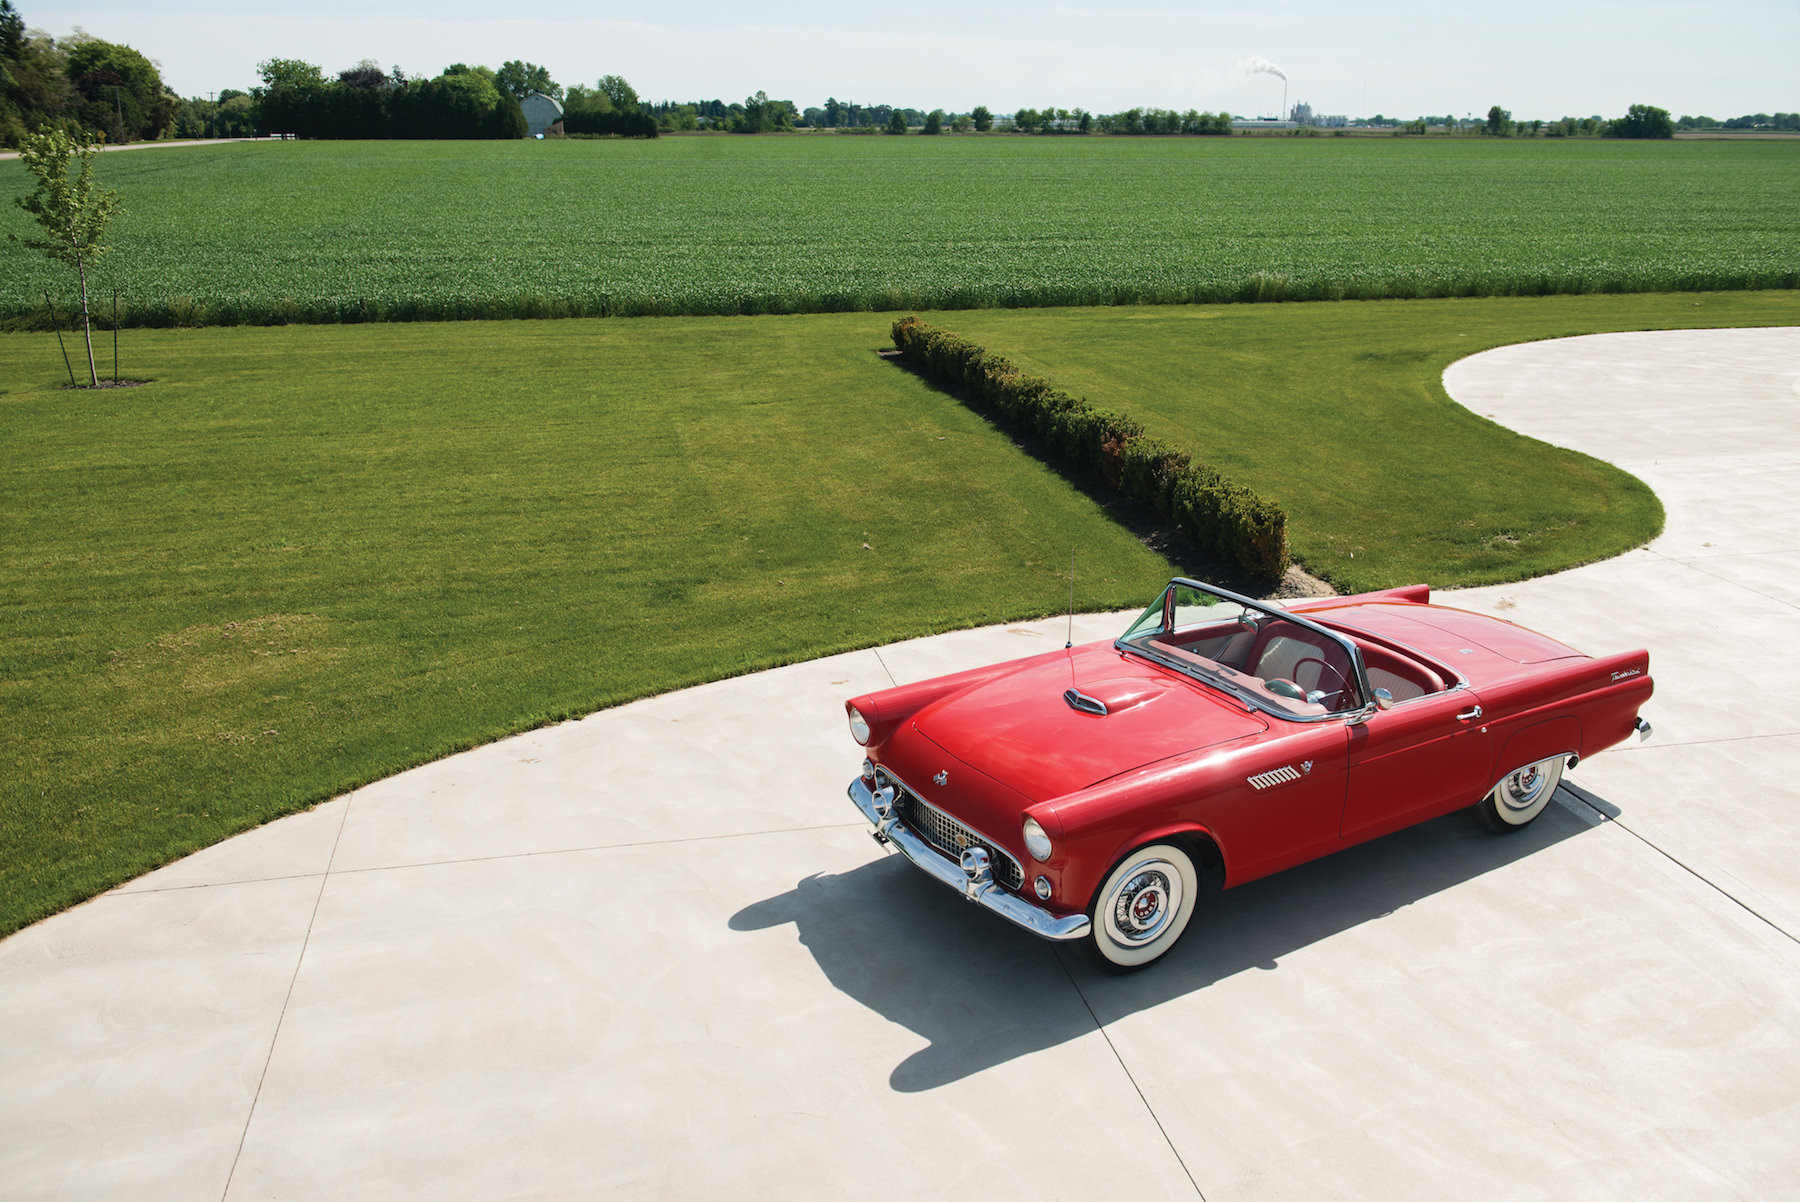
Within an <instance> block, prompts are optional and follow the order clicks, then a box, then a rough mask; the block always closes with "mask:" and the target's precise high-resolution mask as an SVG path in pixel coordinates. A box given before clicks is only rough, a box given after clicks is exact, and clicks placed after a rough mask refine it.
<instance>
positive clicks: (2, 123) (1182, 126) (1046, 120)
mask: <svg viewBox="0 0 1800 1202" xmlns="http://www.w3.org/2000/svg"><path fill="white" fill-rule="evenodd" d="M257 70H258V74H259V76H260V78H261V80H262V82H261V84H260V85H259V86H257V87H255V88H252V89H251V90H250V91H249V92H242V91H238V90H235V89H230V88H227V89H225V90H224V91H222V92H219V93H218V94H217V95H216V96H212V95H208V96H206V97H204V98H202V97H192V98H189V99H186V100H183V99H181V98H180V97H177V96H175V95H174V94H173V93H171V92H170V91H169V90H168V89H167V88H166V87H165V86H164V84H163V81H162V77H161V75H160V74H159V73H158V71H157V69H156V66H155V64H153V63H152V62H150V60H149V59H147V58H145V57H144V56H143V55H142V54H140V53H138V52H137V51H136V50H134V49H132V48H131V47H129V46H123V45H118V44H115V43H112V42H106V41H102V40H100V39H98V38H95V37H92V36H91V35H88V34H86V33H82V32H80V31H77V32H76V33H74V34H72V35H70V36H69V37H67V38H51V37H50V36H48V35H46V34H43V33H41V32H39V31H37V30H30V31H28V30H27V29H26V27H25V23H24V20H23V18H22V17H21V16H20V14H19V13H18V11H17V9H16V8H15V7H14V5H13V0H0V145H5V146H9V147H16V146H18V145H20V144H21V142H22V140H23V138H24V136H25V135H26V133H27V132H29V131H32V130H36V129H42V128H48V129H58V130H62V131H64V132H66V133H69V134H71V135H73V136H80V137H96V138H100V139H103V140H105V141H109V142H130V141H140V140H150V139H156V138H162V137H168V136H170V135H174V136H176V137H183V138H202V137H248V136H252V135H256V134H276V133H286V134H294V135H297V136H300V137H307V138H519V137H524V136H525V134H526V130H527V126H526V122H525V118H524V114H523V112H522V111H521V109H520V108H519V101H521V100H523V99H524V98H525V97H526V96H528V95H530V94H531V93H532V92H534V91H535V92H542V93H543V94H544V95H546V96H550V97H553V98H555V99H556V100H557V101H558V102H559V103H561V105H562V106H563V116H562V120H561V121H560V123H559V125H558V126H557V127H553V131H554V132H558V133H563V134H567V135H571V136H615V137H630V138H654V137H656V136H657V135H658V134H659V133H675V132H687V131H701V130H706V131H717V132H725V133H738V134H760V133H780V132H783V131H788V130H795V129H821V130H823V129H829V130H836V131H838V132H841V133H884V134H908V133H915V132H916V133H919V134H925V135H933V134H943V133H988V132H990V131H992V132H1005V133H1017V134H1032V135H1068V134H1110V135H1134V134H1164V135H1168V134H1177V135H1179V134H1189V135H1193V134H1198V135H1226V134H1230V133H1231V132H1232V118H1231V116H1230V114H1228V113H1225V112H1218V113H1211V112H1200V111H1197V110H1194V109H1188V110H1186V111H1185V112H1177V111H1175V110H1173V109H1159V108H1131V109H1126V110H1124V111H1122V112H1118V113H1090V112H1088V111H1087V110H1085V109H1081V108H1073V109H1065V108H1058V107H1055V106H1050V107H1047V108H1042V109H1034V108H1022V109H1019V110H1018V111H1016V112H1014V113H1012V114H1010V115H997V114H995V113H994V112H993V111H991V110H990V109H989V108H988V107H987V106H985V105H977V106H976V107H974V108H973V109H970V110H969V111H968V112H956V113H952V112H946V111H945V110H943V109H931V110H923V109H915V108H908V107H904V106H896V105H888V104H868V105H865V104H860V103H857V102H855V101H845V100H839V99H837V98H836V97H835V96H834V97H830V98H828V99H827V100H826V101H825V103H824V104H823V105H818V106H811V107H807V108H805V109H801V108H800V107H799V106H797V105H796V104H795V103H794V102H793V101H791V100H782V99H774V98H771V97H770V96H769V95H768V94H767V93H766V92H761V91H759V92H757V93H756V94H755V95H753V96H747V97H745V98H744V100H743V101H742V102H737V101H732V102H726V101H722V100H717V99H714V100H691V101H684V102H676V101H668V100H664V101H658V102H654V103H652V102H647V101H644V100H642V99H641V98H640V97H639V96H638V94H637V92H636V91H635V90H634V89H633V88H632V87H631V85H630V84H629V83H627V82H626V81H625V80H624V79H623V77H621V76H617V75H607V76H603V77H602V78H601V79H600V80H599V81H598V83H597V84H596V85H595V86H594V87H592V88H589V87H586V86H585V85H581V84H577V85H574V86H572V87H569V88H567V89H566V90H565V89H564V87H563V86H562V85H561V84H559V83H557V81H556V80H554V79H553V78H551V76H550V72H549V71H548V70H547V69H546V68H544V67H542V66H539V65H537V64H535V63H529V62H523V61H517V60H515V61H509V62H506V63H503V64H502V65H501V66H500V68H499V69H498V70H492V69H490V68H487V67H484V66H469V65H467V64H464V63H455V64H452V65H451V66H449V67H446V68H444V70H443V71H442V72H440V73H439V74H438V75H436V76H432V77H410V76H408V75H407V73H406V72H405V71H403V70H401V69H400V68H399V67H392V68H389V69H386V70H384V69H383V68H382V67H381V66H380V65H379V64H377V63H374V62H372V61H370V60H368V59H364V60H363V61H361V62H359V63H357V64H356V65H355V66H353V67H350V68H349V69H347V70H344V71H340V72H338V73H337V75H335V76H330V75H327V74H326V72H325V71H324V70H323V69H322V68H321V67H319V66H318V65H316V64H313V63H306V62H302V61H300V60H298V59H282V58H272V59H269V60H267V61H265V62H263V63H260V64H258V67H257ZM1440 123H1441V124H1442V125H1443V126H1444V127H1445V128H1447V129H1453V130H1455V129H1470V128H1473V129H1474V130H1475V131H1476V132H1479V133H1483V134H1487V135H1490V136H1496V137H1519V136H1542V137H1577V136H1594V135H1605V136H1609V137H1627V138H1666V137H1672V136H1673V133H1674V131H1675V130H1676V129H1683V130H1691V129H1714V128H1718V129H1727V130H1765V129H1766V130H1774V131H1800V114H1796V113H1776V114H1774V115H1773V116H1770V115H1769V114H1766V113H1756V114H1750V115H1746V116H1742V117H1735V118H1731V119H1729V120H1726V121H1722V122H1720V121H1715V120H1714V119H1713V118H1711V117H1688V116H1684V117H1682V118H1680V119H1679V121H1674V120H1671V118H1670V116H1669V114H1668V112H1667V111H1666V110H1664V109H1659V108H1655V107H1654V106H1650V105H1632V106H1631V108H1630V110H1629V111H1628V112H1627V113H1626V114H1625V115H1624V116H1622V117H1619V118H1615V119H1613V120H1611V121H1608V120H1605V119H1603V118H1600V117H1598V116H1593V117H1582V118H1575V117H1564V118H1562V119H1561V120H1560V121H1529V122H1527V121H1514V120H1513V117H1512V114H1511V113H1510V112H1508V111H1507V110H1505V109H1503V108H1501V107H1500V106H1499V105H1495V106H1493V107H1492V108H1490V109H1489V110H1488V114H1487V120H1486V122H1485V123H1483V122H1480V121H1477V122H1474V123H1465V122H1462V121H1459V120H1458V119H1457V118H1456V117H1455V116H1454V115H1452V116H1446V117H1441V118H1440V117H1427V116H1421V117H1418V118H1415V119H1414V120H1412V121H1404V122H1402V121H1400V120H1398V119H1394V118H1387V117H1382V116H1379V115H1378V116H1376V117H1373V118H1370V119H1368V120H1367V121H1365V122H1363V124H1364V125H1373V126H1391V127H1392V128H1393V130H1394V132H1395V133H1414V134H1423V133H1425V132H1426V131H1427V130H1428V129H1430V128H1432V127H1434V126H1437V125H1439V124H1440ZM1302 132H1305V131H1302Z"/></svg>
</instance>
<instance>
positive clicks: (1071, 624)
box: [1063, 547, 1075, 651]
mask: <svg viewBox="0 0 1800 1202" xmlns="http://www.w3.org/2000/svg"><path fill="white" fill-rule="evenodd" d="M1074 645H1075V548H1074V547H1070V548H1069V641H1068V642H1066V643H1064V644H1063V650H1064V651H1067V650H1068V649H1069V648H1071V647H1073V646H1074Z"/></svg>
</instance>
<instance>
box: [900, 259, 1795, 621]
mask: <svg viewBox="0 0 1800 1202" xmlns="http://www.w3.org/2000/svg"><path fill="white" fill-rule="evenodd" d="M925 316H927V317H928V319H929V320H931V321H933V322H934V323H937V324H941V325H944V326H947V327H949V328H951V329H953V330H955V331H956V332H957V333H959V334H962V335H964V336H965V337H967V338H970V339H972V340H973V341H975V342H977V343H980V344H981V345H983V346H985V347H987V348H988V349H989V350H990V351H994V352H996V353H999V354H1003V355H1005V356H1007V357H1008V358H1011V359H1013V360H1014V361H1015V362H1017V363H1019V364H1020V365H1021V366H1022V367H1024V368H1025V369H1026V370H1028V371H1031V372H1033V373H1036V374H1042V375H1047V376H1049V377H1051V378H1052V379H1053V380H1055V382H1056V383H1058V384H1060V385H1061V386H1062V387H1064V388H1066V389H1067V390H1069V391H1070V392H1073V393H1076V394H1078V395H1085V396H1087V397H1088V399H1090V400H1092V401H1094V402H1095V403H1096V404H1099V405H1101V406H1103V407H1107V408H1116V409H1122V410H1124V411H1126V412H1128V413H1130V414H1132V415H1133V416H1135V417H1137V418H1138V419H1139V420H1141V421H1143V422H1144V423H1145V425H1146V426H1147V427H1148V431H1149V433H1150V434H1151V435H1153V436H1155V437H1157V438H1162V439H1165V440H1167V441H1169V442H1172V443H1175V444H1177V445H1179V446H1182V447H1184V448H1186V449H1188V450H1189V451H1191V452H1192V453H1193V454H1194V456H1195V458H1196V459H1199V460H1202V461H1204V462H1207V463H1210V464H1212V465H1213V466H1214V467H1217V468H1218V469H1220V470H1221V471H1223V472H1224V473H1225V474H1226V475H1227V476H1229V477H1230V478H1231V479H1233V480H1236V481H1239V482H1241V483H1243V484H1247V485H1249V486H1250V487H1251V488H1253V489H1255V490H1256V491H1257V492H1258V493H1260V494H1262V495H1263V496H1265V497H1268V498H1269V499H1270V500H1273V501H1276V502H1278V503H1279V504H1280V505H1281V506H1282V507H1283V508H1285V509H1286V510H1287V513H1288V540H1289V545H1290V547H1291V548H1292V550H1293V553H1294V556H1295V558H1296V559H1298V560H1299V561H1300V562H1302V563H1303V564H1304V565H1305V566H1306V568H1307V569H1308V570H1310V571H1312V572H1313V573H1315V574H1317V575H1320V576H1323V577H1325V578H1326V579H1327V580H1330V581H1331V582H1332V583H1333V584H1335V585H1336V586H1337V587H1338V588H1339V589H1340V590H1341V591H1345V592H1356V591H1361V590H1365V589H1372V588H1387V587H1390V586H1392V585H1397V584H1411V583H1414V582H1417V581H1424V582H1427V583H1430V584H1433V585H1437V586H1449V585H1474V584H1490V583H1495V582H1498V581H1503V580H1520V579H1524V578H1526V577H1529V576H1537V575H1542V574H1544V573H1546V572H1553V571H1558V570H1561V569H1563V568H1567V567H1570V566H1573V565H1575V564H1579V563H1587V562H1590V561H1593V560H1596V559H1604V558H1608V557H1610V556H1613V555H1617V554H1619V553H1621V552H1623V551H1626V550H1629V549H1630V548H1632V547H1634V546H1638V545H1639V544H1641V543H1643V542H1646V541H1648V540H1649V539H1650V538H1651V537H1653V536H1654V535H1655V534H1656V533H1657V532H1658V531H1659V530H1660V529H1661V527H1662V507H1661V505H1660V504H1659V503H1658V502H1657V500H1656V498H1655V497H1654V496H1653V495H1652V494H1651V493H1650V491H1649V489H1647V488H1645V487H1644V486H1643V485H1642V484H1641V483H1640V482H1639V481H1637V480H1636V479H1634V478H1633V477H1631V476H1628V475H1626V474H1625V473H1624V472H1621V471H1619V470H1618V469H1616V468H1614V467H1612V466H1610V465H1608V464H1605V463H1601V462H1599V461H1597V460H1594V459H1590V458H1588V457H1587V456H1585V455H1578V454H1575V453H1574V452H1571V451H1565V450H1560V449H1557V448H1552V447H1547V446H1545V445H1544V444H1542V443H1539V442H1535V441H1533V440H1531V439H1528V438H1522V437H1520V436H1518V435H1515V434H1513V433H1511V432H1510V431H1508V430H1505V429H1503V428H1501V427H1499V426H1497V425H1495V424H1494V423H1493V422H1490V421H1488V420H1486V419H1485V418H1484V417H1482V416H1481V415H1480V414H1474V413H1470V412H1468V411H1467V410H1465V409H1463V408H1462V407H1461V406H1460V405H1456V404H1453V403H1452V402H1450V401H1449V399H1448V398H1447V397H1446V395H1445V393H1444V390H1443V385H1442V383H1441V379H1442V375H1443V370H1444V368H1445V367H1447V366H1448V365H1449V364H1450V363H1452V362H1453V361H1455V360H1457V359H1460V358H1462V357H1464V356H1466V355H1469V354H1472V353H1474V352H1475V351H1478V350H1483V349H1486V348H1489V347H1494V346H1502V345H1506V344H1509V343H1515V342H1524V341H1529V340H1533V339H1539V338H1556V337H1561V336H1564V335H1569V334H1578V333H1599V332H1603V331H1608V330H1636V329H1681V328H1687V327H1703V326H1746V325H1752V326H1753V325H1800V293H1795V292H1762V293H1703V294H1692V295H1682V294H1670V295H1650V296H1634V297H1613V296H1583V297H1545V298H1537V299H1523V300H1522V299H1514V298H1507V299H1463V300H1445V301H1368V302H1360V303H1356V304H1337V305H1329V304H1327V305H1280V306H1267V305H1224V306H1214V307H1210V308H1190V307H1168V306H1163V307H1148V308H1113V309H1078V310H1033V311H1028V312H1012V313H1001V312H992V311H980V312H955V313H935V314H928V315H925Z"/></svg>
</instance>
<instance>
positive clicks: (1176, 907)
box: [1088, 843, 1200, 972]
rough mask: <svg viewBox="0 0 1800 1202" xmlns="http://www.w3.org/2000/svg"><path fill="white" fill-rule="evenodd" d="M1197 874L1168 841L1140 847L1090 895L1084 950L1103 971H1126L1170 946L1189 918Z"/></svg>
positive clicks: (1155, 957)
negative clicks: (1089, 924) (1090, 929)
mask: <svg viewBox="0 0 1800 1202" xmlns="http://www.w3.org/2000/svg"><path fill="white" fill-rule="evenodd" d="M1199 895H1200V880H1199V875H1198V874H1197V873H1196V872H1195V871H1194V861H1193V859H1192V857H1190V856H1189V855H1188V853H1187V852H1185V851H1183V850H1182V849H1181V848H1179V847H1176V846H1175V845H1173V844H1171V843H1152V844H1150V845H1149V846H1146V847H1140V848H1138V849H1137V850H1136V851H1134V852H1132V853H1131V854H1130V855H1128V856H1126V857H1125V858H1124V859H1123V860H1120V861H1119V864H1118V867H1116V868H1114V869H1113V870H1112V872H1111V874H1110V875H1108V876H1107V878H1106V881H1105V883H1104V884H1102V885H1101V886H1100V891H1099V892H1098V893H1097V894H1095V895H1094V904H1093V908H1092V909H1091V910H1090V911H1089V914H1088V916H1089V918H1091V919H1092V920H1093V934H1092V935H1091V936H1090V939H1091V942H1090V944H1089V947H1090V950H1091V951H1092V952H1093V958H1094V961H1095V963H1097V964H1098V965H1099V966H1100V967H1101V968H1103V969H1105V970H1107V971H1108V972H1130V971H1132V970H1133V969H1138V968H1142V967H1144V966H1145V965H1146V964H1150V963H1153V962H1154V961H1156V960H1158V959H1160V958H1161V957H1162V956H1163V955H1164V954H1165V953H1166V952H1168V950H1169V949H1170V948H1172V947H1174V946H1175V942H1176V940H1178V939H1180V938H1181V933H1182V932H1183V931H1185V930H1187V925H1188V920H1189V919H1190V918H1192V917H1193V916H1194V903H1195V902H1196V901H1197V900H1198V898H1199Z"/></svg>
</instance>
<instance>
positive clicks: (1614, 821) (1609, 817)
mask: <svg viewBox="0 0 1800 1202" xmlns="http://www.w3.org/2000/svg"><path fill="white" fill-rule="evenodd" d="M1564 787H1565V788H1566V789H1567V790H1568V792H1569V793H1571V794H1573V795H1574V796H1575V797H1576V799H1577V800H1579V801H1580V802H1581V804H1582V805H1584V806H1586V807H1587V808H1588V809H1590V810H1592V811H1594V813H1596V814H1598V815H1599V816H1600V821H1601V822H1603V823H1605V824H1607V825H1608V826H1616V827H1618V828H1619V829H1620V830H1622V831H1624V832H1625V833H1626V834H1628V835H1630V836H1631V837H1632V838H1633V839H1636V840H1637V841H1638V842H1639V843H1642V844H1643V845H1644V846H1645V847H1648V848H1649V849H1650V850H1651V851H1653V852H1655V853H1656V854H1657V855H1659V856H1661V857H1662V858H1663V859H1665V860H1667V861H1668V862H1669V863H1671V864H1673V865H1675V867H1677V868H1679V869H1681V870H1682V871H1683V872H1685V873H1687V874H1688V875H1689V876H1691V877H1693V878H1694V879H1695V880H1697V881H1699V882H1700V883H1701V884H1702V885H1705V886H1706V887H1707V888H1708V889H1711V890H1712V891H1713V892H1715V893H1717V894H1718V895H1719V896H1720V897H1722V898H1724V899H1725V900H1726V901H1728V902H1730V903H1731V904H1732V905H1734V906H1736V907H1738V908H1739V909H1740V910H1742V911H1744V913H1746V914H1748V915H1750V917H1752V918H1754V919H1756V920H1757V921H1758V922H1761V923H1765V924H1767V926H1768V927H1769V929H1770V930H1772V931H1774V932H1776V933H1777V934H1779V935H1782V936H1785V937H1786V938H1788V939H1791V940H1793V941H1794V942H1795V943H1800V935H1795V934H1794V933H1793V932H1792V931H1790V930H1788V929H1787V928H1786V927H1784V926H1782V925H1781V924H1780V923H1778V922H1776V921H1775V920H1774V919H1773V918H1770V917H1769V916H1768V915H1767V914H1764V913H1763V912H1762V911H1761V910H1758V909H1757V908H1756V907H1755V906H1753V905H1751V904H1750V903H1749V902H1747V901H1745V900H1744V899H1743V898H1741V897H1738V896H1737V895H1736V894H1734V893H1733V892H1732V891H1731V890H1729V889H1727V888H1725V886H1723V885H1721V884H1719V883H1718V882H1717V881H1715V880H1713V879H1712V878H1711V877H1708V876H1707V875H1706V874H1705V873H1703V872H1701V871H1700V870H1699V869H1698V868H1695V867H1694V866H1693V865H1691V864H1689V863H1687V862H1686V861H1684V860H1682V859H1681V858H1680V857H1679V856H1676V855H1674V854H1673V853H1671V852H1669V851H1667V850H1665V849H1664V848H1662V847H1659V846H1658V845H1657V844H1656V842H1655V841H1654V840H1652V839H1651V838H1649V837H1648V836H1647V835H1644V834H1643V833H1642V832H1639V831H1635V830H1633V829H1632V828H1631V827H1629V826H1627V825H1626V824H1625V823H1623V822H1621V821H1620V820H1619V819H1618V818H1617V817H1616V816H1615V815H1616V813H1617V811H1614V812H1613V813H1608V812H1607V811H1606V810H1605V809H1602V808H1601V807H1600V806H1597V805H1595V804H1594V803H1593V802H1592V801H1590V800H1588V798H1587V796H1586V791H1585V790H1577V789H1574V788H1570V787H1569V786H1568V784H1567V782H1564Z"/></svg>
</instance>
